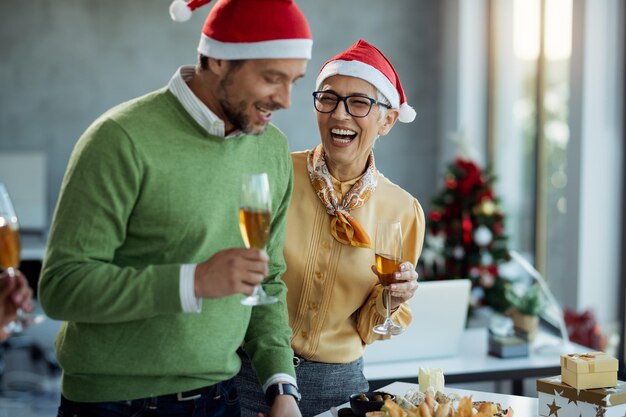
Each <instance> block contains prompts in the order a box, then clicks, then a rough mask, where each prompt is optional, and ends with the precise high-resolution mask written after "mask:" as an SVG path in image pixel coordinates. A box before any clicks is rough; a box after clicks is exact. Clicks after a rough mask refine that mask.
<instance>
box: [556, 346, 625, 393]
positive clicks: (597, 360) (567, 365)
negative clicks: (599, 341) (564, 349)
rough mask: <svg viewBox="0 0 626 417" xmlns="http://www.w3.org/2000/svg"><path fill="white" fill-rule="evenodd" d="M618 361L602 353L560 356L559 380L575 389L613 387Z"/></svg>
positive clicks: (615, 382) (615, 381)
mask: <svg viewBox="0 0 626 417" xmlns="http://www.w3.org/2000/svg"><path fill="white" fill-rule="evenodd" d="M617 368H618V361H617V359H615V358H613V357H612V356H610V355H607V354H606V353H604V352H591V353H584V354H570V355H561V378H562V380H563V382H565V383H566V384H568V385H571V386H572V387H574V388H577V389H592V388H606V387H614V386H615V384H617Z"/></svg>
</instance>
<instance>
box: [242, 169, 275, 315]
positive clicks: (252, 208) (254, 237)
mask: <svg viewBox="0 0 626 417" xmlns="http://www.w3.org/2000/svg"><path fill="white" fill-rule="evenodd" d="M271 218H272V196H271V194H270V184H269V180H268V178H267V174H266V173H265V172H263V173H260V174H244V176H243V181H242V184H241V201H240V206H239V228H240V229H241V236H242V237H243V241H244V243H245V244H246V247H247V248H255V249H265V247H266V245H267V242H268V240H269V238H270V222H271ZM276 301H278V299H277V298H276V297H274V296H271V295H267V294H266V293H265V291H263V287H262V286H261V284H259V285H257V286H256V287H255V288H254V292H253V293H252V295H250V296H249V297H246V298H244V299H243V300H241V304H245V305H249V306H256V305H262V304H271V303H275V302H276Z"/></svg>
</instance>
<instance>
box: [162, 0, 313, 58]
mask: <svg viewBox="0 0 626 417" xmlns="http://www.w3.org/2000/svg"><path fill="white" fill-rule="evenodd" d="M210 2H211V0H190V1H189V2H185V1H184V0H174V2H173V3H172V4H171V5H170V16H171V17H172V19H173V20H174V21H177V22H184V21H186V20H189V18H190V17H191V14H192V12H193V11H194V10H195V9H197V8H198V7H201V6H204V5H205V4H207V3H210ZM312 47H313V36H312V35H311V30H310V28H309V24H308V22H307V20H306V18H305V17H304V14H303V13H302V11H301V10H300V9H299V8H298V6H296V4H295V3H294V2H293V1H292V0H219V1H217V2H216V4H215V6H214V7H213V8H212V9H211V11H210V12H209V15H208V17H207V19H206V21H205V22H204V27H203V28H202V37H201V38H200V45H198V52H200V53H201V54H202V55H206V56H209V57H212V58H216V59H263V58H304V59H311V49H312Z"/></svg>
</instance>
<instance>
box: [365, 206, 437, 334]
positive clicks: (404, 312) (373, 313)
mask: <svg viewBox="0 0 626 417" xmlns="http://www.w3.org/2000/svg"><path fill="white" fill-rule="evenodd" d="M424 227H425V220H424V211H423V210H422V207H421V206H420V204H419V202H418V201H417V200H415V199H413V205H412V210H411V212H410V215H409V216H408V217H406V219H405V220H404V221H403V222H402V235H403V239H402V246H403V249H402V251H403V253H404V259H403V261H404V262H407V261H408V262H411V263H412V264H413V266H414V267H415V266H417V260H418V259H419V256H420V254H421V252H422V245H423V243H424ZM417 291H419V288H418V290H417ZM382 298H383V287H382V285H380V284H376V285H375V286H374V288H373V289H372V291H371V292H370V295H369V297H368V299H367V300H366V302H365V303H364V304H363V306H362V307H361V308H360V309H359V311H358V314H357V331H358V332H359V335H360V336H361V339H362V340H363V342H364V343H365V344H370V343H373V342H374V341H376V340H383V339H389V338H390V337H391V336H383V335H379V334H376V333H374V331H373V328H374V326H376V325H377V324H381V323H382V322H383V321H384V319H385V314H386V311H385V308H384V304H383V299H382ZM391 317H392V319H393V321H394V322H395V323H397V324H399V325H400V326H403V327H408V326H409V325H410V324H411V321H412V319H413V315H412V313H411V308H410V307H409V305H408V303H402V304H401V305H400V307H399V308H398V309H397V310H396V311H395V312H394V313H393V314H392V315H391Z"/></svg>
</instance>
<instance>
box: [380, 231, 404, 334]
mask: <svg viewBox="0 0 626 417" xmlns="http://www.w3.org/2000/svg"><path fill="white" fill-rule="evenodd" d="M375 253H376V270H377V271H378V280H379V281H380V283H381V284H382V286H383V287H384V288H385V297H386V299H385V304H386V309H387V314H386V318H385V322H384V323H383V324H379V325H377V326H375V327H374V333H378V334H384V335H396V334H400V333H402V332H403V331H404V327H402V326H400V325H398V324H396V323H394V322H393V320H391V314H390V312H389V310H390V308H391V289H390V288H389V286H390V285H391V284H394V283H396V282H398V281H396V279H395V278H394V274H395V273H396V272H399V270H400V269H399V267H400V264H401V263H402V229H401V227H400V222H392V223H388V222H380V223H378V225H377V227H376V250H375Z"/></svg>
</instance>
